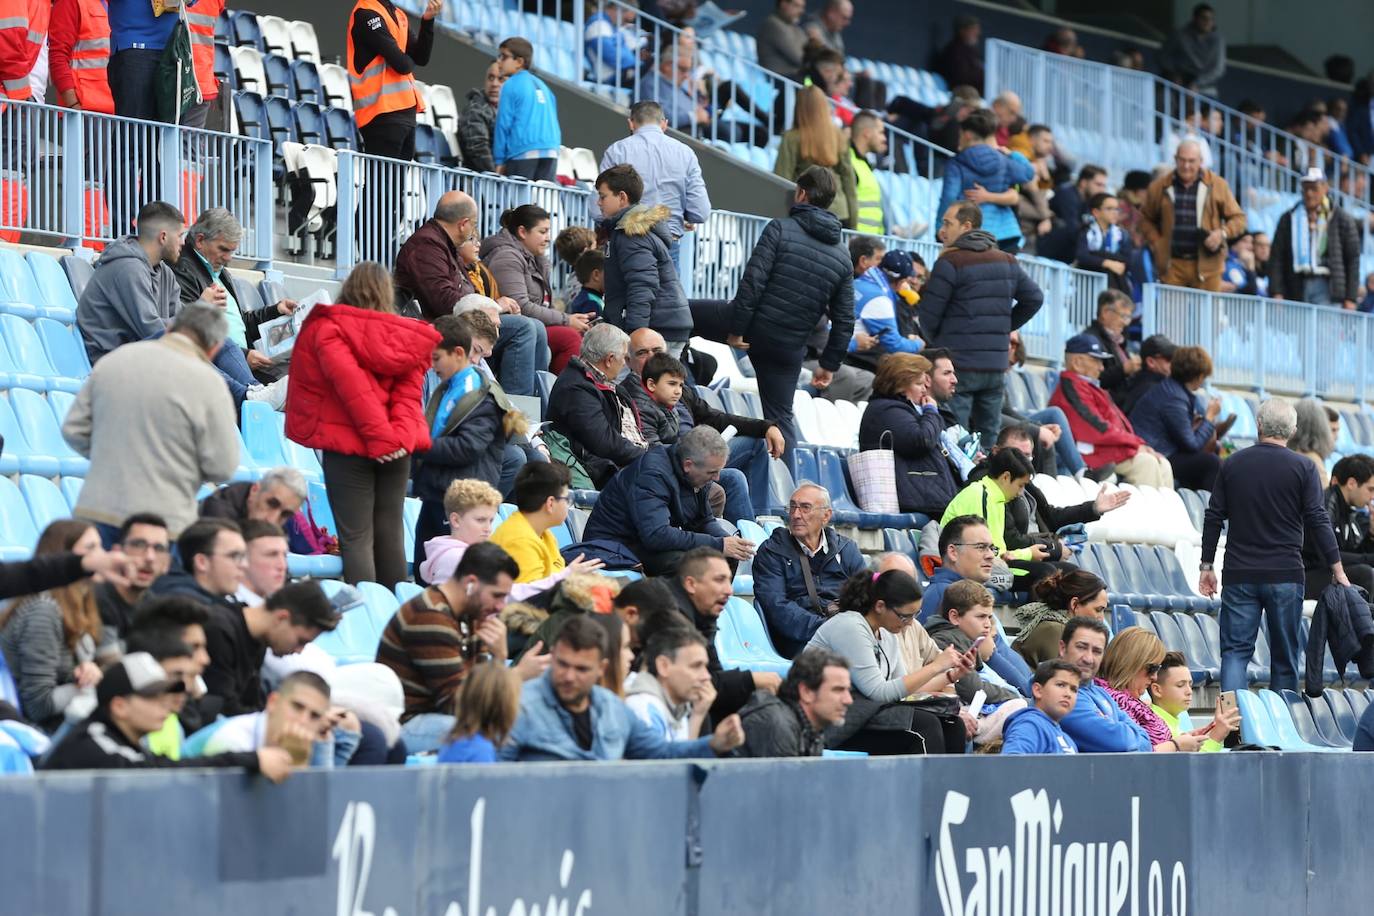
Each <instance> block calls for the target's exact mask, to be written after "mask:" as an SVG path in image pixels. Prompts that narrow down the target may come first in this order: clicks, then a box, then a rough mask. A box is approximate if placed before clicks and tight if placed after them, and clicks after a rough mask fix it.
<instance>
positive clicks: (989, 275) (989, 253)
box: [920, 229, 1045, 373]
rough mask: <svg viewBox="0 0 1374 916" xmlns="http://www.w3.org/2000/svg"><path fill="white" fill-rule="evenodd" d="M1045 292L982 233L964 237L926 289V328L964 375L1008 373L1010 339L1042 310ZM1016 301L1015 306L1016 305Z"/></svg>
mask: <svg viewBox="0 0 1374 916" xmlns="http://www.w3.org/2000/svg"><path fill="white" fill-rule="evenodd" d="M1044 300H1045V297H1044V294H1043V293H1041V291H1040V287H1038V286H1036V285H1035V282H1034V281H1033V280H1031V278H1030V277H1028V276H1026V272H1025V271H1024V270H1022V269H1021V265H1020V264H1018V263H1017V261H1016V258H1015V257H1013V256H1012V255H1009V254H1007V253H1006V252H1005V251H1001V250H999V249H998V248H997V240H996V239H994V238H993V237H992V236H991V235H989V234H988V233H986V232H984V231H983V230H981V229H975V230H973V231H972V232H968V233H965V234H964V235H962V236H960V237H959V238H958V239H957V240H956V241H955V242H954V244H953V245H952V246H950V247H949V248H946V249H945V250H944V252H943V253H942V254H941V255H940V259H939V260H938V261H936V262H935V267H934V268H933V269H932V270H931V272H930V279H929V280H927V281H926V285H925V288H924V289H922V290H921V305H920V313H921V327H922V328H924V329H925V331H926V333H927V334H928V335H929V336H928V338H927V342H928V343H929V344H930V345H931V346H933V347H944V348H946V349H948V350H949V351H950V352H951V353H952V354H953V355H954V367H955V368H956V369H958V370H959V371H960V372H997V373H1002V372H1006V371H1007V340H1008V338H1009V336H1010V335H1011V332H1012V331H1014V330H1016V329H1017V328H1019V327H1021V326H1022V325H1023V324H1025V323H1026V322H1027V321H1030V320H1031V318H1032V317H1034V315H1035V313H1036V312H1038V311H1040V306H1041V304H1042V303H1043V302H1044ZM1013 302H1014V303H1015V305H1013Z"/></svg>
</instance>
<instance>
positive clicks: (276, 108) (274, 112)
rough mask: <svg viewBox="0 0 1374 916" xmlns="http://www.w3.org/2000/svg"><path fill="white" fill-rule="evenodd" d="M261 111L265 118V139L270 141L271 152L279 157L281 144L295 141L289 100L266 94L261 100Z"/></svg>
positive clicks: (294, 126)
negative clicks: (263, 99)
mask: <svg viewBox="0 0 1374 916" xmlns="http://www.w3.org/2000/svg"><path fill="white" fill-rule="evenodd" d="M263 112H264V116H265V117H266V118H267V139H269V140H271V141H272V154H273V155H274V156H276V157H277V158H279V159H280V158H281V154H282V152H281V151H282V144H283V143H295V142H297V141H296V124H295V122H294V120H293V119H292V116H291V100H290V99H286V98H282V97H281V96H276V95H272V96H268V97H267V99H266V100H265V101H264V102H263Z"/></svg>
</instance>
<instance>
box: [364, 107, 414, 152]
mask: <svg viewBox="0 0 1374 916" xmlns="http://www.w3.org/2000/svg"><path fill="white" fill-rule="evenodd" d="M400 114H405V112H400ZM409 115H410V117H409V118H408V119H407V118H398V117H387V116H385V115H383V116H381V117H378V118H375V119H373V120H372V121H370V122H368V125H367V126H366V127H364V128H362V129H361V130H359V131H358V132H359V133H361V134H362V135H363V152H365V153H367V154H368V155H370V156H389V157H391V158H392V159H404V160H405V161H407V162H409V161H410V160H412V159H414V158H415V111H414V110H413V109H412V110H411V111H410V112H409Z"/></svg>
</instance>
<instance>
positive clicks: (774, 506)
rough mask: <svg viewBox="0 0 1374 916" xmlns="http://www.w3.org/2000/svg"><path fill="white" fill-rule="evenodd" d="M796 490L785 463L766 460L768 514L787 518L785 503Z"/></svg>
mask: <svg viewBox="0 0 1374 916" xmlns="http://www.w3.org/2000/svg"><path fill="white" fill-rule="evenodd" d="M726 390H727V391H728V390H729V389H726ZM796 489H797V486H796V484H795V483H794V482H793V480H792V472H791V471H790V470H788V468H787V463H786V462H784V461H783V460H782V459H781V458H770V459H768V500H767V503H768V514H769V515H777V516H780V517H782V518H787V502H788V500H790V499H791V498H792V493H793V491H795V490H796Z"/></svg>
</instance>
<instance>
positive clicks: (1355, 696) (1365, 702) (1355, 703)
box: [1345, 687, 1369, 723]
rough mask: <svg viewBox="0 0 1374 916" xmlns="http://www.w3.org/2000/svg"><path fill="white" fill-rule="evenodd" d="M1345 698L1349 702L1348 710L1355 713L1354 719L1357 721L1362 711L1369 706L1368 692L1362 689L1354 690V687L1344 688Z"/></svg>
mask: <svg viewBox="0 0 1374 916" xmlns="http://www.w3.org/2000/svg"><path fill="white" fill-rule="evenodd" d="M1345 699H1346V701H1347V702H1349V703H1350V711H1351V712H1353V713H1354V714H1355V721H1356V722H1357V723H1358V722H1359V721H1360V717H1361V716H1363V715H1364V711H1365V710H1366V709H1368V708H1369V694H1368V693H1366V692H1365V691H1363V690H1356V689H1355V688H1354V687H1347V688H1345Z"/></svg>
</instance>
